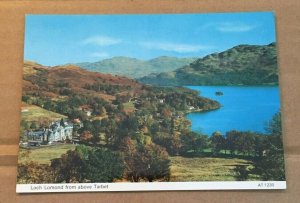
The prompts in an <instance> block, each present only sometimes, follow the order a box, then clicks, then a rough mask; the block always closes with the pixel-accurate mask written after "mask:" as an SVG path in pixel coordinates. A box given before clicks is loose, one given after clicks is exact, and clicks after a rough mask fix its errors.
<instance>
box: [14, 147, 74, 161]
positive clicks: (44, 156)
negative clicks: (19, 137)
mask: <svg viewBox="0 0 300 203" xmlns="http://www.w3.org/2000/svg"><path fill="white" fill-rule="evenodd" d="M75 146H76V145H73V144H62V145H52V146H43V147H41V148H36V149H30V150H29V149H22V148H20V152H19V154H20V156H19V160H18V162H19V163H24V162H26V161H34V162H38V163H40V164H49V163H50V160H51V159H54V158H59V157H60V156H61V155H62V154H64V153H66V152H67V151H68V150H73V149H75ZM26 154H27V156H26Z"/></svg>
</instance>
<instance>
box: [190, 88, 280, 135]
mask: <svg viewBox="0 0 300 203" xmlns="http://www.w3.org/2000/svg"><path fill="white" fill-rule="evenodd" d="M185 88H188V89H192V90H195V91H198V92H199V93H198V94H199V96H201V97H206V98H209V99H212V100H215V101H218V102H219V103H220V107H219V108H215V109H209V110H203V109H193V110H187V111H185V117H186V118H187V119H188V120H190V121H191V130H192V131H194V132H199V133H203V134H206V135H211V134H212V133H213V132H215V131H220V132H221V133H223V134H225V133H226V132H228V131H230V130H238V131H255V132H260V133H265V123H266V122H267V121H269V120H270V119H271V118H272V116H273V115H274V114H275V113H276V112H278V111H279V109H280V98H279V86H277V85H274V86H270V85H269V86H185ZM217 91H220V92H222V93H223V95H222V96H218V95H216V94H215V93H216V92H217Z"/></svg>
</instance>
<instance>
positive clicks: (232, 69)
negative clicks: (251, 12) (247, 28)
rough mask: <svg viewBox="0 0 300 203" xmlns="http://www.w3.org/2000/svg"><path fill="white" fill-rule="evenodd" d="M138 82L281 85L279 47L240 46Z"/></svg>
mask: <svg viewBox="0 0 300 203" xmlns="http://www.w3.org/2000/svg"><path fill="white" fill-rule="evenodd" d="M139 81H140V82H143V83H146V84H155V85H163V86H182V85H271V84H278V68H277V53H276V44H275V43H271V44H269V45H262V46H259V45H239V46H236V47H233V48H231V49H228V50H227V51H224V52H221V53H214V54H210V55H208V56H205V57H204V58H199V59H197V60H195V61H194V62H192V63H191V64H189V65H186V66H184V67H182V68H179V69H177V70H174V71H169V72H167V71H166V72H164V73H159V74H150V75H149V76H145V77H142V78H140V79H139Z"/></svg>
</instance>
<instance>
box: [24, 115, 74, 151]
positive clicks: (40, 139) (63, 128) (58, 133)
mask: <svg viewBox="0 0 300 203" xmlns="http://www.w3.org/2000/svg"><path fill="white" fill-rule="evenodd" d="M72 135H73V123H71V122H62V121H54V122H52V123H51V124H50V126H49V127H48V128H43V129H39V130H36V131H29V132H26V134H25V136H26V137H27V140H28V142H27V145H28V146H38V145H40V144H42V143H44V144H51V143H54V142H66V141H72Z"/></svg>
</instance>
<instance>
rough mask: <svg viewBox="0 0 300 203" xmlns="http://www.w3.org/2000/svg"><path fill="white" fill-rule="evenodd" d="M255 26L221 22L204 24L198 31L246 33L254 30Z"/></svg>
mask: <svg viewBox="0 0 300 203" xmlns="http://www.w3.org/2000/svg"><path fill="white" fill-rule="evenodd" d="M256 27H257V25H250V24H246V23H242V22H223V23H206V24H204V25H203V26H201V27H200V28H199V29H200V30H205V29H208V28H213V29H215V30H217V31H219V32H248V31H251V30H253V29H255V28H256Z"/></svg>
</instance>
